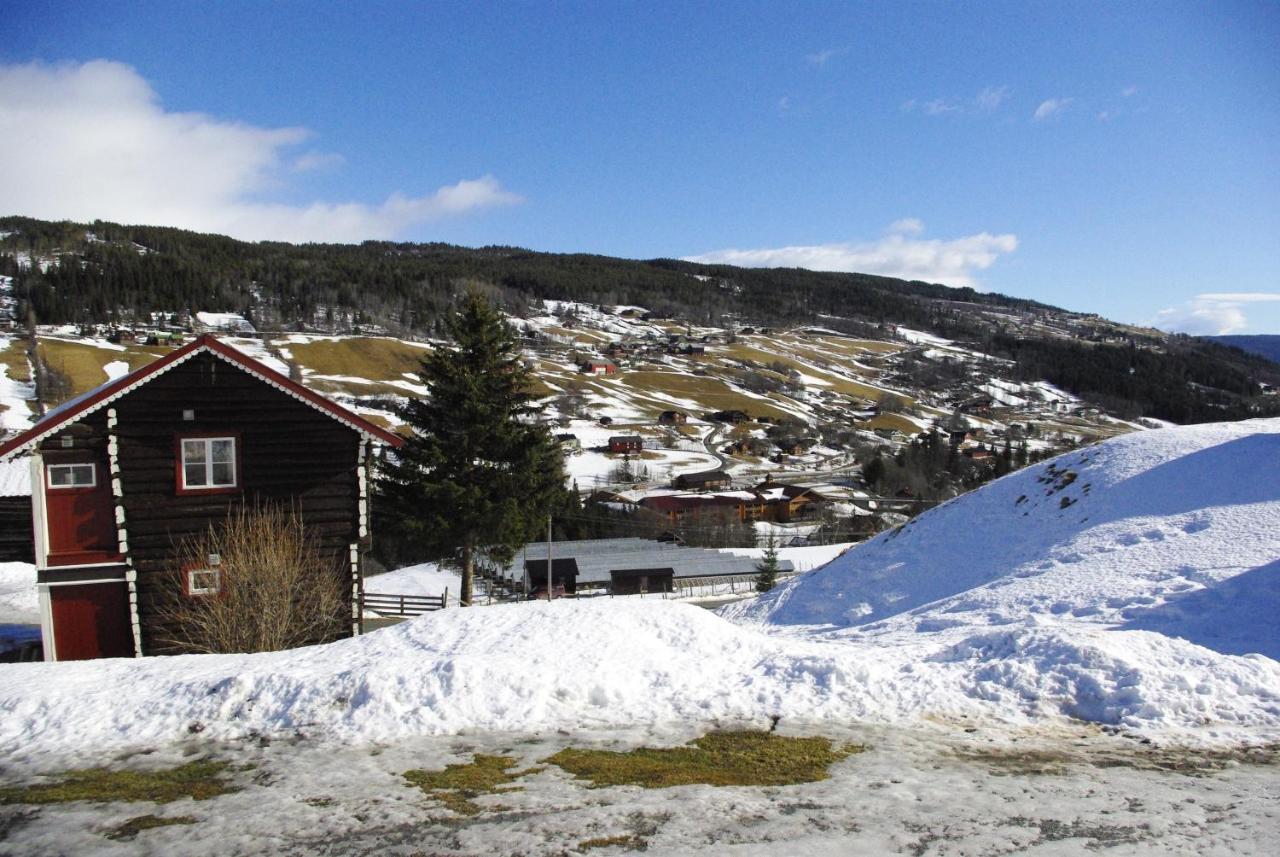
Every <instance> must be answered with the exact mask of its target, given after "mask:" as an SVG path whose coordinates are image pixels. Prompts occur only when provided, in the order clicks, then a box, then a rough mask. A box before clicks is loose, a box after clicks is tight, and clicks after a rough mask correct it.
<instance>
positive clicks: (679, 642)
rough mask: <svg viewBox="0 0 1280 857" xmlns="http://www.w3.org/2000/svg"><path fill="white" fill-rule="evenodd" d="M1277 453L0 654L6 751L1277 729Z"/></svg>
mask: <svg viewBox="0 0 1280 857" xmlns="http://www.w3.org/2000/svg"><path fill="white" fill-rule="evenodd" d="M1278 473H1280V420H1269V421H1254V422H1250V423H1241V424H1232V425H1216V426H1199V427H1194V428H1179V429H1162V430H1159V431H1153V432H1143V433H1139V434H1135V435H1129V436H1126V437H1123V438H1119V439H1117V440H1113V441H1109V442H1107V443H1104V444H1101V445H1099V446H1096V447H1092V448H1089V449H1085V450H1081V451H1078V452H1074V453H1071V454H1069V455H1066V456H1063V457H1060V458H1058V459H1056V460H1054V461H1052V462H1048V463H1044V464H1040V465H1037V466H1036V467H1033V468H1029V469H1027V470H1025V471H1022V472H1020V473H1017V474H1013V475H1011V476H1009V477H1006V478H1004V479H1002V480H999V481H997V482H995V483H992V484H991V485H988V486H986V487H985V488H983V489H980V490H979V491H977V492H974V493H973V494H970V495H967V496H965V497H962V498H959V499H957V500H956V501H953V502H951V503H949V504H947V505H945V506H942V507H939V508H938V509H936V510H934V511H932V512H930V513H928V514H926V515H924V516H921V517H920V518H918V519H917V520H916V521H915V522H913V523H911V524H909V525H908V526H906V527H904V528H902V529H901V530H900V531H897V532H894V533H888V534H884V535H882V536H880V537H878V538H877V539H875V540H873V541H872V542H869V543H867V544H866V545H863V546H861V547H859V548H856V549H854V550H852V551H850V552H849V553H847V554H846V555H845V556H843V557H841V558H840V559H838V560H836V561H835V562H833V563H832V564H830V565H829V566H827V567H826V568H824V569H821V570H819V571H817V572H814V573H811V574H807V575H804V576H802V577H800V578H797V579H796V580H794V581H792V582H790V583H788V584H786V585H784V586H783V587H781V588H779V589H778V590H776V591H775V592H774V593H771V594H769V595H767V596H765V597H763V598H761V599H759V600H758V601H757V602H755V603H753V604H743V605H734V606H733V607H731V608H728V609H727V610H725V611H722V615H720V616H717V615H714V614H711V613H709V612H707V611H705V610H702V609H700V608H697V607H692V606H689V605H683V604H676V603H672V602H667V601H662V600H656V599H647V600H643V601H637V600H635V599H616V600H610V599H591V600H582V601H574V600H565V601H556V602H553V603H550V604H548V603H545V602H542V603H526V604H513V605H503V606H495V607H483V608H481V607H477V608H471V609H465V610H464V609H450V610H445V611H441V612H437V613H432V614H428V615H426V616H422V617H419V618H418V619H415V620H413V621H412V622H407V623H405V624H402V625H398V626H396V627H393V628H388V629H385V630H382V631H378V632H375V633H372V634H368V635H366V636H364V637H360V638H356V639H350V640H344V641H340V642H337V643H333V644H331V645H327V646H319V647H313V648H310V649H300V650H296V651H290V652H282V653H276V654H263V655H226V656H185V657H174V658H147V659H142V660H112V661H96V662H85V663H65V664H15V665H9V666H0V754H12V755H14V756H15V757H16V756H17V755H18V754H22V755H27V756H30V755H38V754H49V753H52V754H59V755H66V754H74V753H77V752H85V753H92V754H98V753H102V752H107V751H110V750H112V749H115V748H120V747H125V746H135V747H136V746H147V745H154V744H155V743H157V742H169V741H176V740H181V739H184V738H187V737H189V736H191V735H192V734H199V735H201V736H203V737H218V738H234V737H242V736H246V735H252V734H255V733H275V732H281V731H300V732H303V733H305V734H308V735H311V736H315V737H318V738H322V739H333V740H342V741H363V742H374V741H387V740H393V739H395V738H398V737H404V736H409V735H420V734H449V733H461V732H467V731H473V730H499V731H513V732H523V733H530V732H540V731H544V730H550V729H590V728H606V727H630V726H635V725H638V724H654V725H658V724H663V723H677V722H678V723H680V724H682V726H683V727H684V728H686V729H687V727H688V726H689V725H690V724H708V725H712V724H717V723H719V724H725V723H742V722H754V723H759V724H762V725H763V724H767V723H768V718H770V717H782V718H785V719H788V720H793V721H807V722H812V723H821V722H823V721H827V722H839V723H847V722H849V721H855V720H865V721H875V722H898V723H902V722H931V723H935V724H936V723H938V722H950V721H957V720H961V719H963V721H964V722H965V723H966V724H974V723H980V722H1000V723H1004V724H1014V725H1044V724H1053V723H1065V722H1069V721H1068V719H1070V720H1074V721H1079V720H1083V721H1089V722H1093V723H1098V724H1105V725H1109V726H1113V727H1116V728H1121V729H1125V730H1130V731H1133V732H1136V733H1140V734H1144V735H1149V736H1153V737H1157V738H1159V739H1161V740H1177V741H1188V742H1200V743H1236V742H1255V741H1274V740H1278V739H1280V663H1278V662H1277V661H1276V660H1275V658H1276V656H1277V655H1280V645H1278V642H1277V640H1278V637H1280V632H1278V631H1277V627H1276V625H1277V623H1276V620H1275V617H1276V616H1277V615H1280V609H1278V608H1280V599H1278V598H1277V594H1278V588H1280V587H1278V586H1277V576H1278V575H1280V542H1278V540H1277V539H1278V537H1277V534H1278V533H1280V478H1278V477H1277V474H1278ZM725 616H728V617H731V618H733V619H736V620H738V621H726V618H724V617H725Z"/></svg>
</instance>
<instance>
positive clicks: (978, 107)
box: [902, 86, 1013, 116]
mask: <svg viewBox="0 0 1280 857" xmlns="http://www.w3.org/2000/svg"><path fill="white" fill-rule="evenodd" d="M1012 94H1013V89H1012V88H1011V87H1008V86H988V87H986V88H985V89H983V90H982V91H981V92H979V93H978V94H977V95H975V96H974V97H973V98H972V99H956V98H934V99H931V100H929V101H921V100H919V99H916V98H912V99H910V100H909V101H904V102H903V103H902V111H903V112H904V113H912V112H914V111H916V110H919V111H920V112H922V113H924V114H925V115H926V116H946V115H948V114H950V113H961V114H973V113H994V112H995V111H996V110H998V109H1000V105H1001V104H1004V103H1005V102H1006V101H1008V100H1009V96H1010V95H1012Z"/></svg>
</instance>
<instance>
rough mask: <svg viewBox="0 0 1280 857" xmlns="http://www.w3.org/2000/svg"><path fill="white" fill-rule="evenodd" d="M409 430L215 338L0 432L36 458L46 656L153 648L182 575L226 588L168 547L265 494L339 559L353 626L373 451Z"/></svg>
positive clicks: (14, 452) (199, 588) (193, 589)
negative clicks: (179, 564) (182, 565)
mask: <svg viewBox="0 0 1280 857" xmlns="http://www.w3.org/2000/svg"><path fill="white" fill-rule="evenodd" d="M402 442H403V441H402V440H401V439H400V438H399V437H398V436H397V435H395V434H392V433H391V432H389V431H387V430H385V429H383V428H380V427H379V426H376V425H374V424H372V423H370V422H368V421H366V420H365V419H363V418H361V417H360V416H358V415H356V414H354V413H352V412H351V411H349V410H347V409H346V408H343V407H341V406H340V405H337V404H335V403H333V402H331V401H329V400H328V399H326V398H324V397H323V396H321V395H319V394H317V393H314V392H312V391H311V390H308V389H307V388H305V387H303V386H301V385H300V384H297V383H295V382H293V381H291V380H289V379H288V378H286V377H285V376H283V375H281V374H280V373H278V372H276V371H275V370H273V369H271V368H270V367H267V366H264V365H263V364H262V363H259V362H258V361H256V360H253V359H252V358H250V357H248V356H246V355H244V354H243V353H241V352H239V351H237V350H236V349H234V348H232V347H230V346H228V345H225V344H223V343H222V342H219V341H218V340H217V339H216V338H214V337H213V336H211V335H205V336H201V337H200V338H199V339H197V340H195V341H194V342H191V343H188V344H187V345H185V346H183V347H182V348H179V349H177V350H175V351H172V352H170V353H169V354H167V355H165V356H164V357H162V358H160V359H159V360H156V361H155V362H154V363H151V364H149V365H147V366H144V367H142V368H140V369H138V370H136V371H134V372H131V373H129V374H127V375H124V376H122V377H120V378H116V379H115V380H112V381H109V382H107V383H106V384H103V385H102V386H101V387H98V388H97V389H95V390H91V391H90V392H88V393H85V394H84V395H81V396H79V397H78V398H76V399H73V400H71V401H69V402H67V403H65V404H63V405H61V406H60V407H58V408H56V409H55V410H53V411H51V412H50V413H49V414H47V415H46V416H45V417H44V418H42V419H41V420H40V421H39V422H37V423H36V424H35V425H34V426H32V427H31V428H30V429H28V430H27V431H25V432H23V433H22V434H20V435H18V436H17V437H15V438H13V439H11V440H9V441H8V442H6V443H4V444H0V461H2V460H8V459H11V458H13V457H15V456H20V455H30V456H31V488H32V490H31V510H32V512H31V517H32V526H33V535H34V542H35V561H36V568H37V575H38V578H37V579H38V585H39V590H40V604H41V613H42V623H41V624H42V631H43V638H44V647H45V658H46V660H82V659H88V658H98V657H128V656H141V655H144V654H150V653H154V652H155V651H157V646H156V644H155V639H154V633H155V625H154V620H155V618H156V608H157V604H158V599H160V598H161V597H162V596H163V595H164V594H165V593H166V592H168V591H171V590H166V588H165V587H166V586H171V585H172V584H171V581H173V579H174V576H175V575H179V574H182V575H190V576H191V580H190V581H184V591H185V592H187V593H188V595H189V596H191V597H196V596H205V595H208V594H210V592H211V591H212V592H214V593H216V590H217V587H219V586H220V583H219V577H218V573H217V572H216V571H214V570H210V569H191V570H180V569H175V568H174V567H173V566H174V563H175V560H174V555H175V553H174V546H175V545H176V544H177V543H179V542H180V541H181V540H182V539H183V538H184V537H187V536H190V535H193V534H196V533H199V532H203V531H204V530H206V529H207V528H208V527H209V526H210V525H211V524H216V523H218V522H220V521H222V520H223V519H224V518H225V517H226V514H227V511H228V509H229V508H230V507H231V506H232V505H233V504H238V503H244V502H249V501H258V500H263V501H269V502H282V503H290V504H292V505H293V506H294V508H296V509H297V510H298V512H299V513H300V515H301V517H302V519H303V522H304V523H305V524H306V525H307V526H308V527H310V528H313V530H314V531H316V532H317V533H319V534H320V547H321V549H322V550H324V551H326V552H330V553H331V554H332V555H335V556H340V557H342V562H343V571H342V572H341V573H342V574H344V576H345V575H349V577H350V581H351V588H350V593H351V600H352V613H351V617H352V619H351V629H352V631H353V632H355V630H356V629H357V628H358V622H359V616H358V612H357V609H356V605H357V603H358V596H359V592H360V588H361V585H362V575H361V555H362V553H363V551H364V550H366V549H367V547H368V545H369V497H368V492H369V487H370V474H369V466H370V461H371V449H372V446H373V445H374V444H389V445H392V446H399V445H401V443H402Z"/></svg>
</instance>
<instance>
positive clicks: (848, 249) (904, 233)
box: [685, 218, 1018, 286]
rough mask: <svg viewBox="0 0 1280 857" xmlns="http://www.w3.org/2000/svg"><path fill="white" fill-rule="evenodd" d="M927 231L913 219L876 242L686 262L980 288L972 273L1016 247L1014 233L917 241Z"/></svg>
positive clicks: (721, 253) (727, 253) (715, 255)
mask: <svg viewBox="0 0 1280 857" xmlns="http://www.w3.org/2000/svg"><path fill="white" fill-rule="evenodd" d="M923 229H924V224H923V223H921V222H920V221H919V220H916V219H915V218H907V219H904V220H899V221H896V222H895V223H894V224H893V225H892V226H890V227H889V229H888V234H887V235H885V237H883V238H881V239H880V240H878V241H871V242H861V243H836V244H815V245H807V246H794V247H777V248H767V249H759V250H732V249H731V250H717V251H715V252H711V253H704V254H702V255H699V256H686V257H685V261H688V262H701V263H704V264H709V265H716V264H723V265H740V266H742V267H746V268H808V269H809V270H812V271H848V272H858V273H864V274H882V275H884V276H888V277H901V278H903V279H907V280H925V281H927V282H931V283H946V284H948V285H952V286H977V281H976V280H975V279H974V276H973V275H974V272H976V271H981V270H986V269H987V268H990V267H991V266H992V265H993V264H994V263H995V261H996V260H997V259H998V258H999V257H1000V256H1001V255H1003V254H1006V253H1012V252H1013V251H1014V250H1016V249H1017V247H1018V238H1017V236H1015V235H992V234H990V233H988V232H982V233H979V234H977V235H968V236H965V237H963V238H954V239H951V240H949V241H943V240H939V239H936V238H934V239H921V238H917V237H914V236H916V235H918V234H920V232H921V231H923Z"/></svg>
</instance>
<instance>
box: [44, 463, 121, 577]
mask: <svg viewBox="0 0 1280 857" xmlns="http://www.w3.org/2000/svg"><path fill="white" fill-rule="evenodd" d="M106 470H107V468H106V467H105V466H103V464H102V463H101V462H94V461H52V462H50V463H49V464H47V465H46V467H45V491H44V496H45V519H46V520H47V521H48V523H49V565H51V566H53V565H76V564H78V563H89V562H102V561H104V560H109V559H111V558H113V557H114V556H115V555H116V553H117V542H116V510H115V500H114V498H113V497H112V495H111V484H110V482H109V480H108V479H107V478H106Z"/></svg>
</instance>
